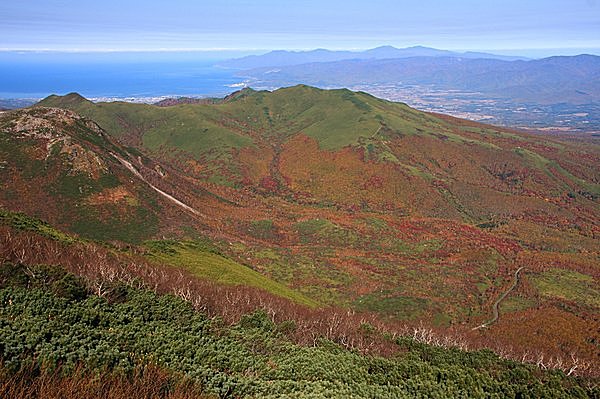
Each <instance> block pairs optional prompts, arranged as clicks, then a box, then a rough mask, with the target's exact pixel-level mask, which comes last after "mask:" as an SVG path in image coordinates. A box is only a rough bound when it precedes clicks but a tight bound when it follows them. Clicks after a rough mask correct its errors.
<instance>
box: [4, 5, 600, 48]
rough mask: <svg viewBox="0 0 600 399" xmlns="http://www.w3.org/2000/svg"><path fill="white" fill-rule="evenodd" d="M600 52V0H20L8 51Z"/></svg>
mask: <svg viewBox="0 0 600 399" xmlns="http://www.w3.org/2000/svg"><path fill="white" fill-rule="evenodd" d="M388 44H389V45H394V46H397V47H405V46H411V45H425V46H431V47H437V48H445V49H453V50H494V51H496V52H502V50H510V51H511V52H512V53H524V52H529V53H533V52H532V50H531V49H538V50H537V52H538V53H540V54H542V53H544V52H555V53H564V54H567V53H570V54H573V53H578V52H592V53H596V54H599V53H600V0H498V1H493V0H464V1H449V0H411V1H402V0H371V1H365V0H362V1H355V0H344V1H338V0H335V1H333V0H332V1H327V0H320V1H317V0H308V1H284V0H278V1H275V0H253V1H252V0H217V1H215V0H212V1H204V0H197V1H192V0H189V1H186V0H171V1H167V0H159V1H156V0H143V1H138V0H129V1H128V0H102V1H100V0H92V1H89V0H76V1H73V0H21V1H10V0H3V1H1V2H0V49H3V50H59V51H98V50H175V49H194V50H207V49H235V50H240V49H241V50H258V49H260V50H268V49H312V48H319V47H321V48H330V49H364V48H370V47H375V46H379V45H388Z"/></svg>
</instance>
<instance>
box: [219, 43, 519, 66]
mask: <svg viewBox="0 0 600 399" xmlns="http://www.w3.org/2000/svg"><path fill="white" fill-rule="evenodd" d="M408 57H463V58H488V59H498V60H507V61H512V60H517V59H525V58H523V57H511V56H502V55H496V54H489V53H478V52H472V51H467V52H464V53H459V52H454V51H448V50H438V49H435V48H430V47H423V46H413V47H406V48H395V47H392V46H381V47H377V48H373V49H370V50H365V51H332V50H325V49H317V50H311V51H285V50H276V51H271V52H269V53H266V54H261V55H249V56H246V57H242V58H235V59H231V60H226V61H222V62H220V63H219V64H218V65H219V66H222V67H226V68H235V69H253V68H263V67H279V66H290V65H299V64H307V63H311V62H332V61H341V60H352V59H357V60H358V59H386V58H408Z"/></svg>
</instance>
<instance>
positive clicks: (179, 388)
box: [0, 365, 211, 399]
mask: <svg viewBox="0 0 600 399" xmlns="http://www.w3.org/2000/svg"><path fill="white" fill-rule="evenodd" d="M0 397H1V398H10V399H33V398H39V399H42V398H43V399H75V398H77V399H83V398H86V399H96V398H97V399H105V398H111V399H131V398H145V399H154V398H157V399H158V398H161V399H163V398H164V399H192V398H200V399H201V398H210V397H211V396H207V395H204V394H202V390H201V388H200V387H199V386H198V385H197V384H194V383H192V382H191V381H190V380H188V379H186V378H185V377H182V376H179V375H177V374H174V373H171V372H168V371H165V370H163V369H161V368H159V367H157V366H155V365H146V366H140V367H138V368H137V369H135V371H134V372H133V373H131V374H130V375H125V374H122V373H118V372H114V371H113V372H108V371H104V372H92V371H87V370H85V369H84V368H82V367H79V368H77V369H76V370H75V371H74V372H71V373H68V374H67V373H63V372H62V370H61V369H60V368H58V369H55V370H49V369H42V370H39V369H37V368H36V367H25V368H22V369H20V370H19V371H17V372H16V373H13V372H9V371H8V370H6V369H4V368H0Z"/></svg>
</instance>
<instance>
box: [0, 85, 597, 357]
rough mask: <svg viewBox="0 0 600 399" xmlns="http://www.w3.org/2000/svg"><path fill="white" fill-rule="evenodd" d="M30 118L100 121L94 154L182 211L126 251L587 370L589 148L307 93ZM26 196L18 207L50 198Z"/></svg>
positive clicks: (591, 331) (591, 246)
mask: <svg viewBox="0 0 600 399" xmlns="http://www.w3.org/2000/svg"><path fill="white" fill-rule="evenodd" d="M39 105H40V106H43V107H59V108H67V109H70V110H72V111H74V112H77V113H78V114H80V115H82V116H84V117H85V118H89V119H91V120H93V121H95V122H96V123H97V124H98V125H99V127H100V128H101V129H103V130H104V131H105V132H106V133H107V134H108V135H109V136H107V137H110V142H109V143H107V144H106V145H103V147H105V148H109V146H110V145H111V144H110V143H112V142H113V141H114V143H113V144H112V145H116V146H119V148H122V149H125V148H126V149H127V152H128V154H134V153H135V154H136V155H135V156H133V157H132V156H130V155H128V154H123V155H122V158H123V160H126V161H127V162H129V165H130V166H134V167H135V170H136V171H137V173H139V174H140V175H141V176H142V178H143V179H142V178H140V177H139V176H138V177H137V180H136V179H133V180H134V181H135V182H137V183H136V184H142V185H143V186H144V190H149V191H148V192H149V193H152V195H157V194H158V192H157V191H156V190H154V189H152V188H151V186H150V185H149V184H148V183H151V184H152V186H154V187H156V188H158V189H160V190H162V191H163V192H165V193H168V194H169V195H171V196H172V197H173V199H176V200H178V201H180V202H181V203H182V204H183V205H186V206H187V207H189V208H190V209H191V210H189V209H186V208H184V207H182V206H181V204H179V205H178V204H177V203H175V202H174V201H173V200H168V199H167V198H166V197H165V196H164V195H160V194H158V196H157V197H158V198H160V201H164V202H165V204H164V205H162V202H161V206H164V209H174V211H173V213H172V214H167V215H165V214H164V213H163V211H162V210H158V211H157V212H156V215H157V216H156V217H157V218H160V222H157V224H156V230H154V231H145V232H143V233H140V234H139V236H138V237H137V238H136V239H137V241H138V242H139V241H143V240H145V239H154V240H157V239H160V241H158V242H156V241H155V243H154V244H152V247H151V248H160V249H161V251H162V252H161V251H159V255H155V256H159V258H160V259H162V260H164V261H168V262H169V263H171V264H173V265H177V266H179V267H181V266H184V267H188V268H190V267H191V268H192V269H193V270H199V269H200V270H204V271H203V272H202V273H204V274H203V275H204V276H208V277H210V278H215V276H217V277H218V273H211V270H210V264H208V265H207V263H206V262H205V263H203V264H199V263H198V261H197V254H196V252H195V251H197V248H196V247H195V246H194V245H196V244H193V242H194V240H198V239H199V237H200V236H201V237H204V239H206V240H209V241H210V242H211V243H212V244H211V245H214V246H215V247H216V248H218V250H219V252H220V253H221V254H222V255H223V256H224V258H228V261H237V262H238V263H243V264H244V265H247V266H249V267H251V268H252V269H254V272H258V273H260V275H262V276H266V277H267V278H268V279H269V280H268V281H269V283H268V284H270V286H273V287H275V286H274V285H272V284H275V283H276V284H279V286H277V287H279V288H277V289H278V290H280V291H279V292H283V291H281V290H283V288H281V287H285V288H287V289H288V290H293V292H289V291H287V292H286V293H285V294H281V295H284V296H288V297H293V296H294V295H302V298H300V297H296V299H297V301H298V302H303V301H304V302H307V300H306V298H309V299H310V300H311V301H313V303H312V304H313V306H314V305H315V303H316V302H318V303H319V304H320V305H331V304H335V305H340V306H344V307H350V308H352V309H355V310H360V311H370V312H375V313H377V314H379V315H380V317H382V318H383V319H386V320H395V321H398V320H401V321H403V322H405V323H409V324H411V323H412V324H418V323H420V322H423V323H426V324H427V325H435V326H439V327H440V328H444V329H451V330H454V331H460V333H461V334H464V336H465V337H467V338H468V339H469V340H471V341H472V342H482V341H484V342H495V343H497V344H498V345H505V346H506V347H508V346H510V347H511V348H512V350H515V351H518V352H521V353H525V352H526V351H528V350H534V351H536V353H537V352H540V353H542V352H543V353H546V354H548V355H552V356H559V355H560V356H562V357H567V356H569V355H570V353H571V352H573V353H576V354H577V356H579V357H581V358H582V359H588V360H589V359H597V356H598V347H597V345H596V344H595V342H597V341H598V339H599V337H598V326H599V321H598V318H597V315H598V312H599V309H600V304H599V303H598V297H599V292H598V289H597V286H598V280H599V278H600V275H599V272H600V271H599V269H598V261H599V253H598V248H599V245H598V237H599V234H600V223H599V220H600V218H599V213H600V202H599V201H600V200H599V194H600V187H599V183H600V176H599V175H598V170H599V165H600V150H599V147H598V145H597V144H594V143H593V142H585V141H581V142H574V141H566V140H560V139H556V138H549V137H542V136H533V135H526V134H522V133H519V132H515V131H511V130H508V129H501V128H496V127H493V126H489V125H482V124H478V123H474V122H468V121H464V120H459V119H455V118H451V117H447V116H443V115H437V114H431V113H424V112H420V111H417V110H415V109H412V108H410V107H408V106H406V105H404V104H399V103H392V102H389V101H384V100H380V99H377V98H375V97H372V96H370V95H368V94H365V93H360V92H351V91H349V90H330V91H325V90H319V89H315V88H312V87H307V86H297V87H292V88H287V89H280V90H277V91H274V92H264V91H261V92H257V91H254V90H250V89H246V90H243V91H240V92H237V93H234V94H233V95H231V96H229V97H227V98H225V99H223V100H222V101H220V102H215V103H214V104H181V105H174V106H167V107H157V106H151V105H143V104H127V103H99V104H94V103H91V102H89V101H87V100H85V99H83V98H82V97H80V96H78V95H75V94H71V95H68V96H64V97H60V96H51V97H49V98H47V99H45V100H44V101H42V102H41V103H40V104H39ZM47 109H48V108H33V109H31V110H26V111H22V112H25V113H32V114H34V115H35V114H36V113H37V112H48V111H45V110H47ZM52 112H58V111H52ZM18 115H19V113H10V114H3V116H2V117H3V118H4V119H3V120H4V122H3V126H5V127H3V132H4V133H3V135H7V134H8V135H9V136H10V137H12V136H11V134H12V135H13V136H14V135H15V134H16V133H15V131H16V130H15V128H14V124H15V122H14V121H15V120H18V118H19V117H18ZM47 118H52V114H50V115H48V116H44V117H43V119H47ZM74 118H75V117H74ZM83 120H86V121H87V120H88V119H83ZM11 121H12V122H11ZM17 130H18V129H17ZM11 140H13V139H10V140H6V139H5V142H11ZM41 148H42V150H43V149H45V148H46V147H45V144H44V145H42V146H41ZM40 151H41V150H40ZM97 151H98V154H106V150H103V149H100V148H99V149H97ZM12 152H13V151H12V149H10V150H6V151H5V152H4V153H3V160H4V161H5V162H9V163H10V162H12V163H13V164H14V166H13V167H12V169H11V170H14V171H13V172H11V173H14V174H15V176H21V177H18V178H19V179H22V180H23V181H34V182H39V183H38V184H37V186H42V184H43V183H42V182H41V180H33V179H34V178H32V179H30V180H27V179H28V178H29V177H28V175H22V173H21V171H19V170H18V167H17V166H18V165H19V164H20V162H19V161H16V160H12V159H13V158H12V157H11V155H10V154H11V153H12ZM45 154H46V152H45V150H44V151H43V154H42V155H43V156H40V159H42V160H43V159H45V158H44V157H45V156H46V155H45ZM109 155H110V154H109ZM99 156H100V155H99ZM136 158H137V159H136ZM102 159H104V158H102ZM106 159H107V160H106V162H109V161H110V162H112V163H113V164H114V165H115V167H114V168H115V172H114V173H115V174H116V175H117V176H118V175H119V173H123V174H124V173H129V174H128V175H127V176H129V178H130V179H131V178H132V177H136V176H134V175H135V174H134V175H132V174H131V173H133V172H132V171H131V169H129V168H127V163H123V162H120V161H118V159H116V160H115V158H114V157H113V158H110V157H109V156H107V157H106ZM40 162H41V165H44V161H40ZM111 170H112V169H111ZM36 176H37V175H36ZM124 176H125V175H124ZM11 179H13V178H11ZM11 181H12V180H10V179H7V180H5V183H4V187H9V188H10V187H12V186H13V185H12V184H11V183H10V182H11ZM14 181H18V180H14ZM119 181H121V180H119ZM123 184H125V182H124V183H123ZM22 187H23V188H22V189H21V191H20V194H19V196H20V197H24V198H28V197H33V198H39V200H36V201H37V202H41V201H42V199H43V198H44V197H41V194H39V193H37V192H36V190H35V187H34V188H29V187H31V185H26V184H22ZM81 187H85V186H84V185H79V184H77V185H76V192H80V191H81V190H84V188H81ZM80 188H81V189H80ZM140 189H141V188H140ZM132 190H133V188H132V189H131V190H130V191H132ZM84 191H85V190H84ZM149 195H150V194H149ZM35 196H38V197H35ZM0 200H1V201H2V202H1V203H2V205H4V206H6V207H7V208H9V209H10V210H13V211H18V210H23V211H26V212H29V213H31V212H34V211H35V210H36V209H37V208H35V207H29V208H26V207H25V205H22V204H21V203H20V202H19V201H16V200H11V198H10V195H9V196H8V197H7V195H6V194H4V197H0ZM87 201H89V200H87ZM48 203H52V202H51V201H48ZM175 210H176V211H175ZM44 212H45V211H38V212H36V213H35V214H36V215H38V216H41V217H43V218H44V219H50V220H53V221H54V220H55V221H58V222H60V218H59V217H57V216H56V215H61V214H62V213H61V211H60V210H55V212H56V214H55V215H54V216H52V213H50V214H49V216H46V215H43V213H44ZM48 212H50V211H48ZM129 213H131V212H129ZM51 216H52V217H54V219H52V217H51ZM143 223H146V222H143ZM64 227H65V228H66V229H68V230H70V231H73V232H76V233H79V234H82V235H84V236H85V234H86V232H85V231H83V232H82V231H77V229H75V228H73V226H70V225H68V224H65V225H64ZM109 233H110V232H109ZM108 235H110V234H108ZM105 238H108V237H105ZM113 238H114V239H120V237H113ZM165 238H168V239H169V240H167V241H165ZM190 242H191V243H192V244H190ZM219 262H224V261H222V260H221V261H219ZM232 267H233V266H232ZM517 270H521V271H520V274H518V275H517V276H516V277H515V272H516V271H517ZM258 273H257V274H258ZM257 278H258V277H257ZM244 279H245V277H243V276H242V277H237V280H236V281H238V282H240V281H241V282H243V280H244ZM515 280H516V285H515ZM255 281H256V280H255ZM264 284H267V282H264ZM513 288H514V289H513ZM273 290H275V288H273ZM298 293H299V294H298ZM505 293H506V296H505V298H504V295H505ZM503 298H504V299H503ZM496 308H498V310H499V318H498V320H492V317H493V315H494V313H495V310H496ZM481 325H486V327H484V328H478V327H480V326H481Z"/></svg>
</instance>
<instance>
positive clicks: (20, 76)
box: [0, 51, 245, 102]
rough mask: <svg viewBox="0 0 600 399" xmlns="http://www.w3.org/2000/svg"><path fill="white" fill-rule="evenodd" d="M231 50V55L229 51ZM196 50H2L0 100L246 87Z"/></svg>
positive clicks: (207, 92) (206, 93)
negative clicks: (81, 51)
mask: <svg viewBox="0 0 600 399" xmlns="http://www.w3.org/2000/svg"><path fill="white" fill-rule="evenodd" d="M227 55H229V54H227ZM225 56H226V55H225V54H222V55H221V57H217V56H215V54H212V53H210V54H206V53H198V52H157V53H154V52H130V53H129V52H114V53H110V52H103V53H57V52H8V51H5V52H0V99H41V98H44V97H46V96H48V95H50V94H59V95H64V94H67V93H71V92H77V93H79V94H81V95H82V96H84V97H86V98H90V99H98V100H107V99H109V100H110V99H126V100H127V99H130V100H135V99H138V100H142V101H143V100H144V99H147V100H148V102H151V101H152V100H154V99H160V98H166V97H181V96H190V97H223V96H225V95H227V94H229V93H231V92H233V91H236V90H239V89H240V88H243V87H244V86H245V83H244V80H243V79H242V78H240V77H237V76H236V72H238V71H236V70H232V69H226V68H223V67H219V66H218V63H219V61H222V60H223V59H225Z"/></svg>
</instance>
